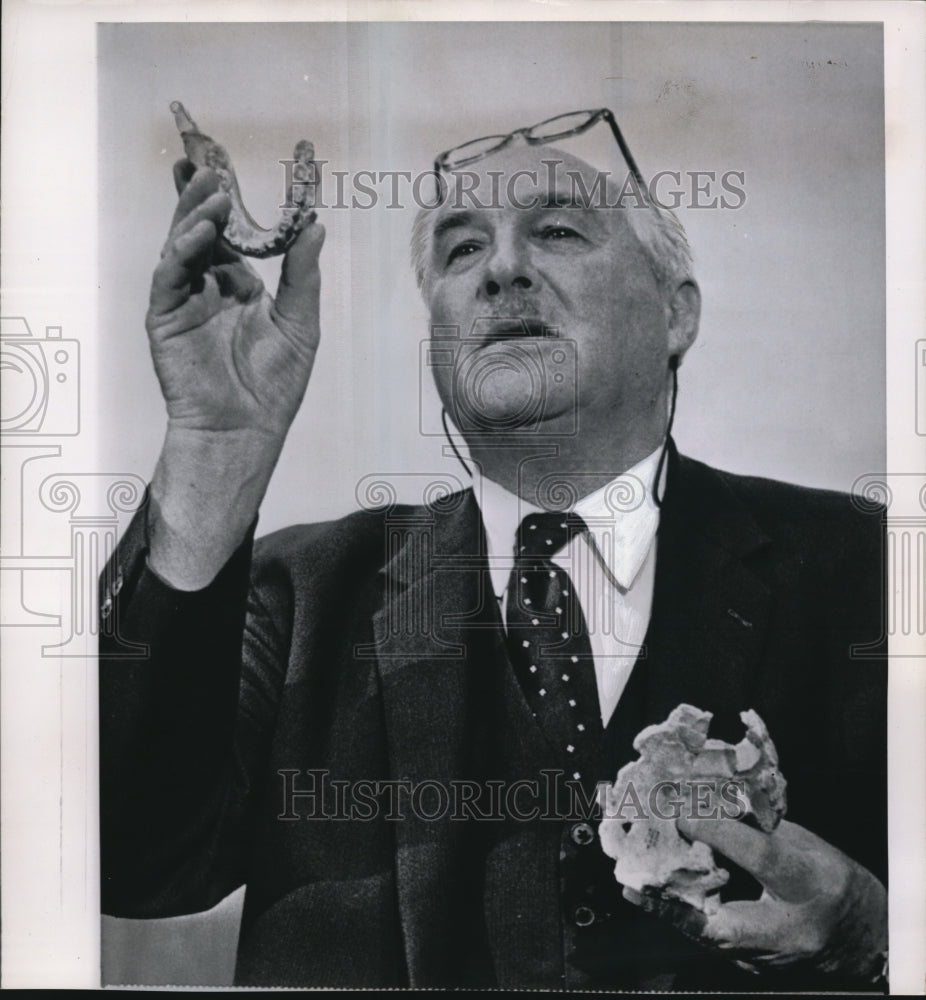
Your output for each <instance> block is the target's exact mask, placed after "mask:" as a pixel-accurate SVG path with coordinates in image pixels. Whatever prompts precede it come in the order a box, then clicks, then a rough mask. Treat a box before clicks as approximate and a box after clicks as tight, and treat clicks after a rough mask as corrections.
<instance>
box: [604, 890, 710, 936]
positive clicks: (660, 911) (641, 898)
mask: <svg viewBox="0 0 926 1000" xmlns="http://www.w3.org/2000/svg"><path fill="white" fill-rule="evenodd" d="M623 896H624V899H626V900H627V902H629V903H633V904H634V906H639V907H640V909H641V910H645V911H646V912H647V913H650V914H652V915H653V916H654V917H658V918H659V919H660V920H665V921H667V922H668V923H670V924H672V926H673V927H675V928H676V929H677V930H679V931H681V933H682V934H684V935H685V937H689V938H695V939H699V938H701V937H702V936H703V933H704V927H705V924H706V922H707V917H706V915H705V914H704V913H702V912H701V911H700V910H696V909H695V908H694V907H693V906H691V905H689V904H688V903H683V902H682V901H681V900H680V899H671V898H667V897H665V896H662V895H660V894H659V893H656V892H638V891H637V890H636V889H631V888H630V887H629V886H624V889H623Z"/></svg>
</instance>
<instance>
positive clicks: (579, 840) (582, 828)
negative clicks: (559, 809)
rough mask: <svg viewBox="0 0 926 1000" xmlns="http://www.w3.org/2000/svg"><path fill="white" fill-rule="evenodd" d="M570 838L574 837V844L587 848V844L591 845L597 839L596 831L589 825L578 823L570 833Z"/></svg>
mask: <svg viewBox="0 0 926 1000" xmlns="http://www.w3.org/2000/svg"><path fill="white" fill-rule="evenodd" d="M569 836H570V837H572V842H573V843H574V844H578V845H579V847H585V845H586V844H590V843H591V842H592V841H593V840H594V839H595V831H594V830H593V829H592V828H591V826H589V824H588V823H576V825H575V826H574V827H573V828H572V829H571V830H570V831H569Z"/></svg>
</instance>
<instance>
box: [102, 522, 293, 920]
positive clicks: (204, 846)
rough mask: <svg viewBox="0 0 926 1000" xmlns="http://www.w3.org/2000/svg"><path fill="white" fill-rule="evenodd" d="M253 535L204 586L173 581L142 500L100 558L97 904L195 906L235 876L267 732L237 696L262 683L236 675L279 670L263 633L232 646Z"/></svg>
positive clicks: (152, 912)
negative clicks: (154, 564)
mask: <svg viewBox="0 0 926 1000" xmlns="http://www.w3.org/2000/svg"><path fill="white" fill-rule="evenodd" d="M252 539H253V526H252V528H251V531H250V532H249V534H248V537H247V538H246V540H245V541H244V543H242V545H241V546H240V548H239V549H238V550H237V551H236V552H235V553H234V555H233V556H232V558H231V559H230V560H229V562H228V563H227V564H226V565H225V566H224V567H223V569H222V571H221V572H220V573H219V575H218V576H217V577H216V579H215V580H214V581H213V583H212V584H210V585H209V586H208V587H206V588H205V589H203V590H201V591H197V592H194V593H187V592H181V591H176V590H174V589H172V588H171V587H170V586H168V585H167V584H166V583H164V582H163V581H162V580H161V579H160V578H159V577H157V576H156V575H155V574H154V573H153V572H152V571H151V570H150V569H148V567H147V563H146V557H147V549H148V546H147V539H146V530H145V507H143V508H142V509H141V510H140V511H139V512H138V513H137V514H136V516H135V519H134V520H133V522H132V524H131V525H130V527H129V529H128V531H127V532H126V535H125V537H124V538H123V540H122V542H121V543H120V545H119V547H118V548H117V550H116V552H115V553H114V555H113V557H112V559H111V560H110V562H109V564H108V565H107V567H106V569H105V570H104V574H103V578H102V592H101V600H100V612H101V618H102V627H101V636H100V695H99V697H100V793H101V808H100V821H101V831H100V832H101V883H102V885H101V888H102V909H103V912H105V913H109V914H113V915H116V916H125V917H136V918H146V917H164V916H174V915H177V914H181V913H190V912H196V911H199V910H204V909H208V908H210V907H211V906H213V905H215V903H217V902H218V901H219V900H221V899H222V898H223V897H224V896H226V895H227V894H228V893H229V892H231V891H232V890H233V889H235V888H236V887H237V886H238V885H240V884H242V883H243V882H244V881H245V872H244V867H243V865H244V861H243V859H244V857H245V855H246V845H247V841H248V829H249V818H248V812H249V799H250V795H249V789H250V784H251V782H250V777H249V775H250V774H252V773H253V770H254V767H255V761H256V758H257V756H259V754H260V748H261V746H262V745H263V744H264V743H265V742H266V740H267V739H268V738H269V734H268V731H267V718H268V714H267V712H259V711H257V712H255V711H249V710H248V705H247V704H244V703H243V700H244V699H243V692H247V691H253V690H255V689H261V688H266V687H267V685H266V684H264V685H261V684H260V683H258V684H256V685H255V684H254V683H251V684H245V683H243V676H244V674H245V673H254V672H256V673H257V674H260V673H261V672H263V673H265V674H267V675H270V676H271V677H272V676H273V675H274V674H275V673H277V672H279V670H280V669H281V668H280V662H281V661H280V657H279V656H278V654H277V650H276V649H275V647H274V644H273V642H272V641H270V640H269V639H267V640H265V641H262V642H258V643H253V642H252V643H250V644H249V645H250V646H252V647H255V648H256V649H257V650H258V652H257V653H255V654H250V655H249V654H247V653H245V654H244V656H243V655H242V648H243V636H244V633H245V621H246V617H247V616H248V615H247V608H248V590H249V573H250V563H251V548H252ZM256 627H257V629H258V630H259V628H260V626H259V624H258V625H257V626H256ZM272 634H273V633H272V630H270V631H268V633H267V635H268V636H272ZM245 662H247V663H248V665H247V667H246V668H245V669H243V664H244V663H245ZM271 686H273V685H271Z"/></svg>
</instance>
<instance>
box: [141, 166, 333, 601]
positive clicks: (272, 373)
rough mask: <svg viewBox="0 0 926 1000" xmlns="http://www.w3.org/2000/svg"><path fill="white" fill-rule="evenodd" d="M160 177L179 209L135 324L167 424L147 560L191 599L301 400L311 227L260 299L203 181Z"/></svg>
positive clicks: (219, 195) (218, 562)
mask: <svg viewBox="0 0 926 1000" xmlns="http://www.w3.org/2000/svg"><path fill="white" fill-rule="evenodd" d="M174 175H175V180H176V182H177V186H178V190H179V192H180V198H179V202H178V204H177V209H176V212H175V213H174V218H173V222H172V223H171V228H170V233H169V236H168V238H167V242H166V244H165V246H164V250H163V252H162V255H161V260H160V263H159V264H158V265H157V267H156V269H155V272H154V279H153V281H152V286H151V298H150V304H149V309H148V314H147V318H146V327H147V330H148V337H149V342H150V346H151V354H152V358H153V360H154V365H155V370H156V372H157V376H158V380H159V382H160V385H161V391H162V393H163V396H164V399H165V402H166V404H167V414H168V427H167V435H166V438H165V443H164V448H163V450H162V453H161V457H160V460H159V462H158V467H157V469H156V471H155V475H154V478H153V480H152V485H151V505H150V508H149V533H150V536H151V552H150V556H149V563H150V565H151V566H152V568H153V569H154V570H155V571H156V572H158V573H159V574H160V575H161V576H163V577H164V578H165V579H166V580H167V581H168V582H169V583H171V584H173V585H174V586H178V587H182V588H183V589H198V588H199V587H202V586H205V584H207V583H208V582H209V581H210V580H211V579H212V577H214V576H215V573H216V572H217V571H218V570H219V569H220V568H221V566H222V565H223V564H224V562H225V561H226V560H227V558H228V556H230V555H231V553H232V552H233V551H234V549H235V547H236V546H237V545H238V544H239V543H240V542H241V539H242V538H243V536H244V533H245V532H246V530H247V527H248V525H249V524H250V523H251V522H252V521H253V519H254V517H255V515H256V513H257V509H258V506H259V504H260V501H261V499H262V498H263V494H264V492H265V490H266V487H267V483H268V482H269V479H270V475H271V473H272V471H273V468H274V465H275V464H276V460H277V458H278V457H279V453H280V450H281V448H282V446H283V442H284V440H285V437H286V433H287V431H288V430H289V427H290V424H291V423H292V420H293V418H294V417H295V415H296V412H297V410H298V408H299V404H300V403H301V401H302V397H303V395H304V393H305V389H306V386H307V384H308V380H309V375H310V373H311V370H312V365H313V362H314V359H315V352H316V350H317V347H318V342H319V316H318V309H319V287H320V272H319V267H318V259H319V253H320V251H321V247H322V243H323V241H324V228H323V227H322V226H321V225H319V224H318V223H311V224H310V225H308V226H307V227H306V228H305V229H303V230H302V232H301V233H300V234H299V237H298V238H297V240H296V241H295V243H293V245H292V246H291V247H290V248H289V251H288V252H287V254H286V256H285V258H284V260H283V267H282V273H281V277H280V284H279V288H278V290H277V295H276V299H275V300H274V299H272V298H271V297H270V295H269V294H268V293H267V291H266V289H265V288H264V286H263V283H262V282H261V281H260V279H259V277H258V276H257V274H256V273H255V272H254V270H253V269H252V267H251V266H250V264H248V263H247V262H246V261H245V260H244V259H243V258H242V257H241V256H240V255H239V254H237V253H236V252H235V251H233V250H232V249H231V248H230V247H229V246H228V245H227V244H226V243H225V242H224V241H223V240H222V238H221V234H222V230H223V227H224V225H225V223H226V221H227V219H228V212H229V209H230V202H229V199H228V196H227V195H226V194H224V193H223V192H222V191H220V190H219V184H218V179H217V177H216V175H215V173H214V171H211V170H208V169H202V168H201V169H199V170H195V171H194V169H193V166H192V164H190V163H189V161H180V163H179V164H177V166H176V167H175V170H174Z"/></svg>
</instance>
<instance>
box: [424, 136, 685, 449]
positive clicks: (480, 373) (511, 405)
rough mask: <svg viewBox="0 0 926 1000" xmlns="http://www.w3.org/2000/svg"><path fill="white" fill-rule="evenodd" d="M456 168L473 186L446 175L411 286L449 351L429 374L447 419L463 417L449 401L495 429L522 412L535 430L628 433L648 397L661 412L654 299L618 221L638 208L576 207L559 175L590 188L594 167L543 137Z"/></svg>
mask: <svg viewBox="0 0 926 1000" xmlns="http://www.w3.org/2000/svg"><path fill="white" fill-rule="evenodd" d="M544 160H546V161H550V160H556V161H557V167H556V169H555V171H553V170H552V168H550V167H548V166H545V165H544V164H543V162H542V161H544ZM468 170H469V171H470V172H471V174H472V175H475V185H476V186H475V190H474V192H473V196H469V195H466V196H460V197H455V196H454V187H453V184H451V189H450V196H449V197H448V198H447V199H446V200H445V202H444V204H443V205H442V206H441V208H440V209H438V210H436V211H435V212H434V218H433V219H432V220H431V226H432V229H431V236H432V238H431V246H430V254H429V258H428V261H427V273H426V277H425V286H424V287H425V298H426V301H427V304H428V307H429V309H430V314H431V328H432V344H433V347H434V348H435V353H436V352H437V350H438V349H440V350H441V351H442V353H443V355H444V356H445V357H446V353H447V350H448V348H449V349H452V350H454V363H453V364H443V365H438V366H435V367H434V377H435V382H436V384H437V389H438V393H439V395H440V397H441V400H442V402H443V404H444V406H445V407H446V409H447V411H448V413H449V414H450V415H451V416H452V417H453V418H454V421H455V423H457V426H458V427H460V428H461V430H463V431H464V433H466V432H467V430H468V429H470V428H471V421H470V422H469V423H468V422H467V419H466V416H464V417H463V419H462V420H461V416H460V409H461V408H462V409H463V410H464V411H465V414H466V415H468V416H470V417H471V416H472V414H473V413H474V412H476V413H479V414H480V415H481V416H482V417H483V418H484V420H485V426H486V427H488V428H493V429H495V430H500V429H502V428H512V429H513V428H515V427H517V426H518V425H519V423H520V424H521V426H524V421H526V420H527V419H528V417H529V419H530V420H532V421H534V423H533V425H532V426H531V430H533V431H537V432H539V433H541V434H542V433H553V434H564V433H565V434H571V433H574V428H575V427H576V426H578V428H579V431H580V432H581V431H582V430H583V429H587V428H588V427H589V426H609V427H613V428H614V430H615V432H617V433H633V429H634V426H635V425H636V424H637V423H638V422H639V421H641V420H643V419H645V418H646V417H647V416H649V417H652V415H653V414H654V413H658V412H659V410H658V408H659V407H662V410H661V413H662V416H663V417H664V415H665V388H666V372H667V365H668V357H669V346H668V340H669V337H668V318H667V317H668V310H667V307H666V297H665V295H664V294H663V292H662V291H661V289H660V287H659V285H658V283H657V279H656V276H655V274H654V272H653V268H652V266H651V263H650V261H649V259H648V258H647V255H646V252H645V251H644V249H643V247H642V246H641V245H640V243H639V241H638V239H637V237H636V235H635V234H634V232H633V230H632V229H631V226H630V223H629V221H628V218H627V213H628V212H630V211H640V212H642V211H649V209H644V208H637V207H634V204H635V203H634V201H633V199H630V200H629V202H626V203H625V204H627V206H628V207H627V208H626V209H623V210H622V209H614V208H607V207H605V206H600V207H594V206H595V205H597V204H598V202H599V199H597V198H593V199H586V201H589V200H590V201H591V202H592V207H586V206H585V205H584V204H583V203H582V200H581V198H578V199H577V198H576V197H575V195H576V191H577V190H578V191H581V188H576V185H575V184H574V183H573V182H571V181H570V177H569V175H570V173H573V172H576V171H577V172H579V173H581V175H582V177H583V180H584V181H585V190H586V191H591V190H593V184H594V182H595V179H596V171H595V170H594V169H593V168H592V167H591V166H589V165H588V164H587V163H584V162H583V161H581V160H577V159H575V158H574V157H571V156H569V155H568V154H565V153H563V152H561V151H558V150H555V149H551V147H516V148H513V149H508V150H504V151H502V152H500V153H497V154H493V155H492V156H490V157H487V158H486V159H484V160H482V161H480V162H478V163H476V164H474V165H473V166H472V167H471V168H468ZM516 171H527V172H528V173H522V174H520V175H519V176H518V177H517V178H514V174H515V172H516ZM551 173H552V176H553V177H554V178H555V181H556V183H555V185H554V187H553V189H552V190H551V188H550V183H549V182H550V178H551ZM493 174H494V176H493ZM466 183H467V184H468V185H469V186H470V187H472V185H473V184H474V179H473V177H472V176H471V177H469V178H467V179H466ZM493 192H494V193H493ZM612 195H613V192H612ZM476 200H478V202H479V203H481V205H485V206H491V207H480V206H479V205H477V204H476ZM613 200H614V198H613V196H612V197H609V198H608V201H613ZM532 203H535V204H533V207H525V206H528V205H531V204H532ZM545 333H546V334H548V335H547V336H544V335H543V334H545ZM550 333H553V336H549V334H550ZM457 337H459V338H460V343H459V346H455V345H454V341H455V340H456V338H457ZM564 355H565V357H564ZM519 357H520V358H521V359H522V363H519V360H518V359H519ZM572 357H574V359H575V362H574V364H575V371H576V373H577V379H576V378H574V377H572V375H571V374H570V371H571V366H572V364H573V362H572V361H571V360H570V359H571V358H572ZM538 371H540V372H541V375H540V377H538V374H537V373H538ZM558 376H559V377H558ZM541 396H542V398H540V397H541ZM538 414H539V415H540V416H539V423H538ZM600 422H604V423H600Z"/></svg>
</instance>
